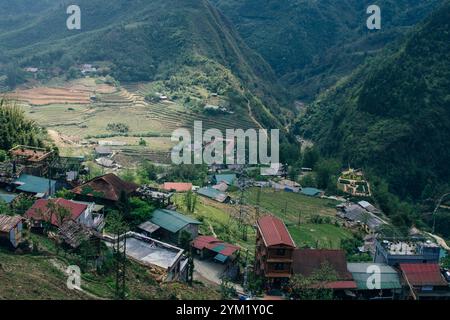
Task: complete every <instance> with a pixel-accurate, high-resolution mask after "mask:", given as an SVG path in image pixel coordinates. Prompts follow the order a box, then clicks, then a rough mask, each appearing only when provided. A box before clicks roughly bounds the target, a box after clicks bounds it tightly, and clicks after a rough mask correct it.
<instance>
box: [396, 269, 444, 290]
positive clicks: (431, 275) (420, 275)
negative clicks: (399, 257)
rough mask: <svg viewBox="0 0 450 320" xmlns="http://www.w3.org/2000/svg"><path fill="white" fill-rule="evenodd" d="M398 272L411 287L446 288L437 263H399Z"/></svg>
mask: <svg viewBox="0 0 450 320" xmlns="http://www.w3.org/2000/svg"><path fill="white" fill-rule="evenodd" d="M400 270H402V272H403V275H404V277H405V279H406V280H407V281H408V282H409V283H410V284H411V285H412V286H448V283H447V281H445V279H444V277H443V276H442V274H441V268H440V267H439V265H438V264H437V263H401V264H400Z"/></svg>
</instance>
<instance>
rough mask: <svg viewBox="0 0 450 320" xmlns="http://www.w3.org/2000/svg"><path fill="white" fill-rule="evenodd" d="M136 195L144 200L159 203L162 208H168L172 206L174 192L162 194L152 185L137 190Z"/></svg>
mask: <svg viewBox="0 0 450 320" xmlns="http://www.w3.org/2000/svg"><path fill="white" fill-rule="evenodd" d="M136 195H137V196H139V197H140V198H142V199H145V200H149V201H152V202H157V203H158V204H159V205H160V206H162V207H166V206H169V205H171V204H172V200H171V199H172V197H173V195H174V193H173V192H162V191H160V190H159V189H157V188H155V187H152V186H150V185H143V186H140V187H139V188H138V189H137V190H136Z"/></svg>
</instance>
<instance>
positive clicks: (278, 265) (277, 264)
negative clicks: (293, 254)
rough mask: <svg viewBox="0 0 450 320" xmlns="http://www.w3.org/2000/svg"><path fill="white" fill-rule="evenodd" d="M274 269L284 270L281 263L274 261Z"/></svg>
mask: <svg viewBox="0 0 450 320" xmlns="http://www.w3.org/2000/svg"><path fill="white" fill-rule="evenodd" d="M275 270H277V271H281V270H284V264H283V263H276V264H275Z"/></svg>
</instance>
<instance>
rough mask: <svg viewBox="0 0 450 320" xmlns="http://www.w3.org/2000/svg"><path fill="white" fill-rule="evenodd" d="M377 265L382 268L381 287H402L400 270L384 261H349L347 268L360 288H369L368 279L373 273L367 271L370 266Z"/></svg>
mask: <svg viewBox="0 0 450 320" xmlns="http://www.w3.org/2000/svg"><path fill="white" fill-rule="evenodd" d="M371 266H376V267H378V268H379V269H380V272H381V274H380V289H401V288H402V285H401V284H400V277H399V274H398V272H397V271H396V270H395V269H394V268H392V267H391V266H388V265H387V264H383V263H348V264H347V269H348V271H350V272H351V274H352V275H353V279H354V280H355V282H356V284H357V285H358V289H360V290H369V288H368V287H367V280H368V279H369V277H370V276H371V275H372V273H370V272H367V271H368V270H369V269H368V268H369V267H371Z"/></svg>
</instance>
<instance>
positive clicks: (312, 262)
mask: <svg viewBox="0 0 450 320" xmlns="http://www.w3.org/2000/svg"><path fill="white" fill-rule="evenodd" d="M325 265H327V266H329V267H330V268H331V269H333V270H334V271H335V273H336V279H335V280H332V281H328V282H326V283H324V284H322V285H323V286H324V287H325V288H327V289H333V291H334V292H335V294H338V293H339V292H341V293H342V292H343V291H344V290H350V289H356V288H357V286H356V283H355V281H354V280H353V277H352V274H351V273H350V272H349V271H348V270H347V260H346V258H345V252H344V251H343V250H331V249H296V250H294V253H293V263H292V271H293V274H298V275H302V276H304V277H310V276H312V275H313V274H314V273H315V272H316V271H317V270H320V268H322V267H323V266H325Z"/></svg>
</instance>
